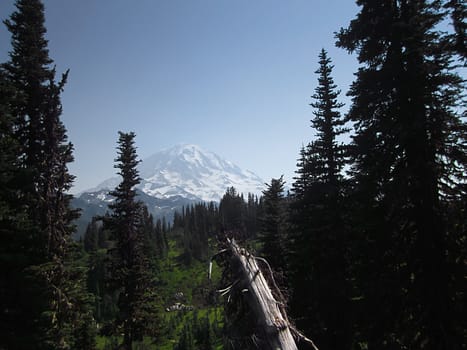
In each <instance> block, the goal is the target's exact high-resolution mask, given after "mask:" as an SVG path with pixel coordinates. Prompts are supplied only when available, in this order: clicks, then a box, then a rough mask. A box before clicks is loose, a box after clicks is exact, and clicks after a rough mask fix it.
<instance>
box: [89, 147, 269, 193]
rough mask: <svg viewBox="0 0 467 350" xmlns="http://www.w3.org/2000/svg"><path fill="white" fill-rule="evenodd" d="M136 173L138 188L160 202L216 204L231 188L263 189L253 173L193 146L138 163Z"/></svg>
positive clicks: (105, 185) (106, 183)
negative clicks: (175, 199)
mask: <svg viewBox="0 0 467 350" xmlns="http://www.w3.org/2000/svg"><path fill="white" fill-rule="evenodd" d="M139 172H140V176H141V178H142V181H141V183H140V184H139V185H138V187H137V188H138V189H139V190H140V191H141V192H143V193H145V194H147V195H148V196H151V197H155V198H161V199H162V198H163V199H168V198H171V197H175V196H180V197H183V198H186V199H189V200H193V201H215V202H217V201H219V200H220V199H221V198H222V196H223V194H224V193H225V191H226V189H227V188H228V187H231V186H233V187H235V189H236V190H237V191H238V192H239V193H244V194H247V193H255V194H260V193H261V191H262V190H263V189H264V181H263V180H262V179H261V178H260V177H259V176H257V175H256V174H254V173H253V172H251V171H248V170H242V169H240V168H239V167H238V166H237V165H235V164H233V163H232V162H229V161H227V160H224V159H222V158H221V157H219V156H218V155H217V154H215V153H212V152H208V151H205V150H203V149H202V148H201V147H199V146H197V145H192V144H183V145H178V146H175V147H173V148H170V149H165V150H162V151H160V152H157V153H155V154H154V155H152V156H150V157H148V158H146V159H144V160H143V161H142V162H141V163H140V165H139ZM118 183H119V178H118V177H115V178H111V179H108V180H106V181H104V182H102V183H101V184H100V185H98V186H97V187H96V188H94V189H92V190H89V191H86V192H98V191H101V190H107V189H113V188H115V186H116V185H117V184H118Z"/></svg>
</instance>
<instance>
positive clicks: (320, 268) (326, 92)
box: [289, 49, 352, 349]
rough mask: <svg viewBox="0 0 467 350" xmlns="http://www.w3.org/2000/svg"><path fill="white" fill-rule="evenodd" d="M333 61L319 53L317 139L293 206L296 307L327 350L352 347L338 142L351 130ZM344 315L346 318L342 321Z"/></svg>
mask: <svg viewBox="0 0 467 350" xmlns="http://www.w3.org/2000/svg"><path fill="white" fill-rule="evenodd" d="M332 69H333V66H332V65H331V60H330V59H329V57H328V56H327V52H326V51H325V50H324V49H323V50H322V51H321V52H320V54H319V69H318V70H317V71H316V74H318V86H317V87H316V89H315V94H314V95H313V96H312V98H313V100H314V101H313V102H312V103H311V106H312V107H313V114H314V118H313V119H312V120H311V124H312V127H313V128H314V129H315V130H316V137H315V139H314V140H313V142H311V143H310V144H308V146H307V147H306V148H305V147H304V148H302V150H301V158H300V159H299V164H298V165H299V168H298V170H297V173H298V176H297V178H296V182H295V183H294V187H293V188H294V201H293V203H292V205H291V219H292V223H293V227H292V232H293V233H292V238H293V239H292V240H291V253H292V254H291V256H290V259H289V260H290V266H289V268H290V274H291V276H292V288H293V294H292V301H291V307H292V312H293V313H294V316H295V317H297V318H298V320H299V321H298V326H299V327H301V328H302V329H304V330H305V332H307V333H308V334H310V335H312V336H313V339H314V340H315V341H316V342H317V343H318V344H319V346H320V348H322V349H341V348H346V347H348V346H349V345H350V343H351V333H352V332H351V329H350V328H351V326H350V324H351V321H350V319H349V314H350V312H349V311H350V306H349V299H350V288H349V283H348V272H347V262H348V261H347V256H348V252H347V247H346V245H347V241H348V237H347V228H346V224H345V215H344V207H345V201H344V199H345V196H344V194H345V187H346V184H345V181H344V179H343V175H342V170H343V167H344V165H345V161H346V158H345V157H346V150H347V146H346V145H343V144H339V143H338V140H337V139H336V138H337V137H338V136H339V135H342V134H344V133H345V132H347V131H348V129H347V128H345V119H344V118H342V116H341V114H340V112H339V109H340V108H341V107H342V106H343V105H342V104H341V103H339V102H338V101H337V98H338V95H339V93H340V92H339V91H338V90H337V86H336V85H335V84H334V81H333V78H332ZM343 315H345V316H343Z"/></svg>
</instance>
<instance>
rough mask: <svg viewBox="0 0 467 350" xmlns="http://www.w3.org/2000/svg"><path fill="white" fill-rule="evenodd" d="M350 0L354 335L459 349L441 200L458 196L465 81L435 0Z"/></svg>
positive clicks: (454, 270) (454, 274) (456, 293)
mask: <svg viewBox="0 0 467 350" xmlns="http://www.w3.org/2000/svg"><path fill="white" fill-rule="evenodd" d="M358 3H359V5H360V6H361V9H360V12H359V14H358V15H357V17H356V18H355V19H354V20H352V21H351V23H350V26H349V27H348V28H347V29H342V30H341V31H340V33H339V34H338V45H339V46H341V47H343V48H346V49H347V50H349V51H351V52H352V51H356V52H357V54H358V59H359V62H360V64H361V67H360V68H359V71H358V73H357V75H356V76H357V78H356V81H355V82H354V83H353V85H352V87H351V91H350V95H351V96H352V97H353V104H352V107H351V109H350V112H349V116H350V119H351V120H352V121H353V122H354V123H355V136H354V138H353V147H352V162H353V164H352V173H353V178H354V181H355V183H356V191H355V193H354V195H353V197H354V198H353V203H354V209H355V210H354V214H353V216H354V218H355V222H354V224H353V227H354V228H355V229H356V230H355V238H356V240H355V242H357V244H358V246H356V247H355V249H354V252H356V254H355V259H354V267H355V272H356V281H357V283H358V284H359V288H360V292H361V298H362V306H363V310H362V313H365V314H366V317H365V318H362V319H361V322H362V323H361V325H360V326H359V328H361V329H360V332H359V333H360V334H361V337H362V339H361V341H362V342H366V343H367V344H368V349H376V348H378V349H385V348H394V347H397V348H400V347H407V348H418V349H425V348H427V349H428V348H429V349H460V348H463V347H464V346H465V331H463V330H462V327H461V326H460V320H461V319H462V315H463V314H465V303H464V302H463V301H462V300H463V296H464V292H462V290H461V289H460V288H459V282H460V280H461V279H462V273H460V272H459V271H460V270H459V265H458V262H455V259H453V256H458V255H457V254H458V252H459V251H460V247H459V244H461V243H460V242H461V241H462V240H465V232H464V233H460V232H459V231H457V230H458V229H460V227H458V228H452V229H454V230H456V231H457V232H449V231H448V227H447V211H446V208H447V207H449V206H450V203H451V202H452V201H453V198H462V197H463V196H464V198H465V187H463V186H462V184H465V174H466V162H465V154H466V140H465V135H466V133H465V130H466V129H465V123H464V122H463V121H462V120H461V119H460V118H459V116H458V115H457V111H458V110H459V101H461V100H462V98H461V91H462V86H461V79H460V78H459V77H458V76H457V75H456V74H455V72H454V71H453V66H452V62H453V59H454V58H453V53H452V52H451V51H450V50H446V49H445V48H446V46H445V43H446V37H445V34H444V33H442V32H440V31H439V30H438V27H437V24H439V23H440V22H441V21H443V20H444V19H445V18H446V15H447V14H446V12H445V11H443V10H442V7H441V5H442V2H441V1H423V0H407V1H378V2H375V1H363V0H362V1H359V2H358ZM454 24H455V25H456V24H457V25H459V22H457V23H454ZM461 108H462V107H461ZM459 237H464V239H462V238H461V239H460V240H459ZM369 310H371V313H368V311H369ZM462 344H464V345H462Z"/></svg>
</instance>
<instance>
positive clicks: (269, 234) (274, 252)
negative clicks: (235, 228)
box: [258, 176, 287, 273]
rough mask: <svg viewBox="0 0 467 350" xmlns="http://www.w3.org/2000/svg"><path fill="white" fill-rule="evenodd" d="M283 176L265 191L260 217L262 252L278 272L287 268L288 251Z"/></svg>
mask: <svg viewBox="0 0 467 350" xmlns="http://www.w3.org/2000/svg"><path fill="white" fill-rule="evenodd" d="M284 185H285V181H284V178H283V176H281V177H280V178H279V179H272V180H271V183H270V184H267V188H266V190H264V191H263V212H262V216H261V217H260V219H259V221H260V232H259V237H258V238H259V241H260V242H261V243H262V250H261V252H262V254H263V256H264V257H265V258H266V260H267V261H268V262H269V264H270V265H271V267H272V268H273V269H274V270H275V271H276V272H279V273H281V272H283V271H284V270H285V261H286V257H285V252H286V249H285V248H286V233H287V232H286V230H287V227H286V219H287V217H286V214H287V208H286V202H285V198H284Z"/></svg>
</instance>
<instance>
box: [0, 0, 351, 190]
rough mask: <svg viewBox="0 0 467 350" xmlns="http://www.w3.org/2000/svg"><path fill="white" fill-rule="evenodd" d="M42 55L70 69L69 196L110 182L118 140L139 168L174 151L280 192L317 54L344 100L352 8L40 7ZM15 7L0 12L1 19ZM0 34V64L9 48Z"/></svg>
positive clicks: (159, 2)
mask: <svg viewBox="0 0 467 350" xmlns="http://www.w3.org/2000/svg"><path fill="white" fill-rule="evenodd" d="M44 4H45V7H46V13H45V15H46V27H47V30H48V33H47V38H48V40H49V49H50V56H51V58H52V59H53V60H54V61H55V64H56V65H57V70H58V72H63V71H65V70H66V69H68V68H69V69H70V75H69V80H68V84H67V85H66V86H65V91H64V93H63V95H62V103H63V117H62V119H63V122H64V124H65V126H66V127H67V129H68V136H69V138H70V140H71V141H72V142H73V144H74V146H75V153H74V154H75V162H74V163H73V164H72V165H71V166H70V170H71V172H72V173H73V174H74V175H76V176H77V179H76V181H75V188H74V192H78V191H81V190H84V189H87V188H90V187H93V186H95V185H97V184H98V183H99V182H101V181H102V180H104V179H106V178H109V177H111V176H113V174H114V173H115V170H114V168H113V163H114V158H115V156H116V150H115V147H116V141H117V132H118V130H122V131H134V132H135V133H136V135H137V136H136V144H137V147H138V154H139V156H140V158H143V159H144V158H145V157H148V156H149V155H151V154H153V153H155V152H157V151H158V150H161V149H163V148H167V147H171V146H173V145H176V144H179V143H194V144H198V145H200V146H201V147H203V148H205V149H206V150H210V151H213V152H215V153H217V154H219V155H220V156H222V157H224V158H226V159H228V160H231V161H233V162H234V163H236V164H238V165H239V166H240V167H242V168H245V169H249V170H251V171H254V172H255V173H257V174H258V175H259V176H261V177H262V178H263V179H264V180H265V181H267V182H268V181H269V180H270V179H271V178H272V177H279V176H280V175H282V174H284V175H285V178H286V180H287V181H288V183H289V185H290V183H291V181H292V177H293V175H294V171H295V169H296V165H295V164H296V159H297V157H298V153H299V150H300V147H301V145H302V144H304V143H307V142H309V141H310V140H311V139H312V137H313V131H312V129H311V128H310V126H309V125H310V119H311V118H312V108H311V107H310V106H309V103H310V102H311V98H310V96H311V95H312V94H313V91H314V88H315V86H316V79H317V77H316V74H314V71H315V70H316V69H317V65H318V64H317V61H318V53H319V51H320V50H321V48H323V47H324V48H325V49H326V50H327V51H328V52H329V55H330V57H331V58H332V60H333V63H334V65H335V68H334V79H335V82H336V83H337V84H338V85H339V87H340V89H341V90H342V94H341V100H342V101H343V102H345V103H346V106H345V107H344V111H345V110H346V108H347V106H348V104H349V100H348V98H347V97H346V96H345V92H346V91H347V89H348V87H349V85H350V83H351V82H352V80H353V73H354V72H355V71H356V69H357V63H356V58H355V56H351V55H349V54H347V52H345V51H343V50H341V49H337V48H335V47H334V42H335V39H334V32H336V31H338V30H339V28H341V27H346V26H348V24H349V21H350V20H351V19H352V18H353V17H354V16H355V14H356V13H357V10H358V8H357V6H356V5H355V4H354V2H353V1H351V0H346V1H342V0H315V1H309V0H287V1H283V0H282V1H276V0H235V1H234V0H138V1H129V0H99V1H96V0H80V1H64V0H45V1H44ZM13 10H14V1H13V0H2V1H1V2H0V15H1V18H2V19H5V18H8V16H9V15H10V14H11V12H12V11H13ZM9 41H10V36H9V33H8V32H7V31H6V29H5V27H4V26H2V27H1V29H0V42H1V47H0V48H1V49H0V60H1V61H5V60H7V57H8V51H9V50H10V45H9Z"/></svg>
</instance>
